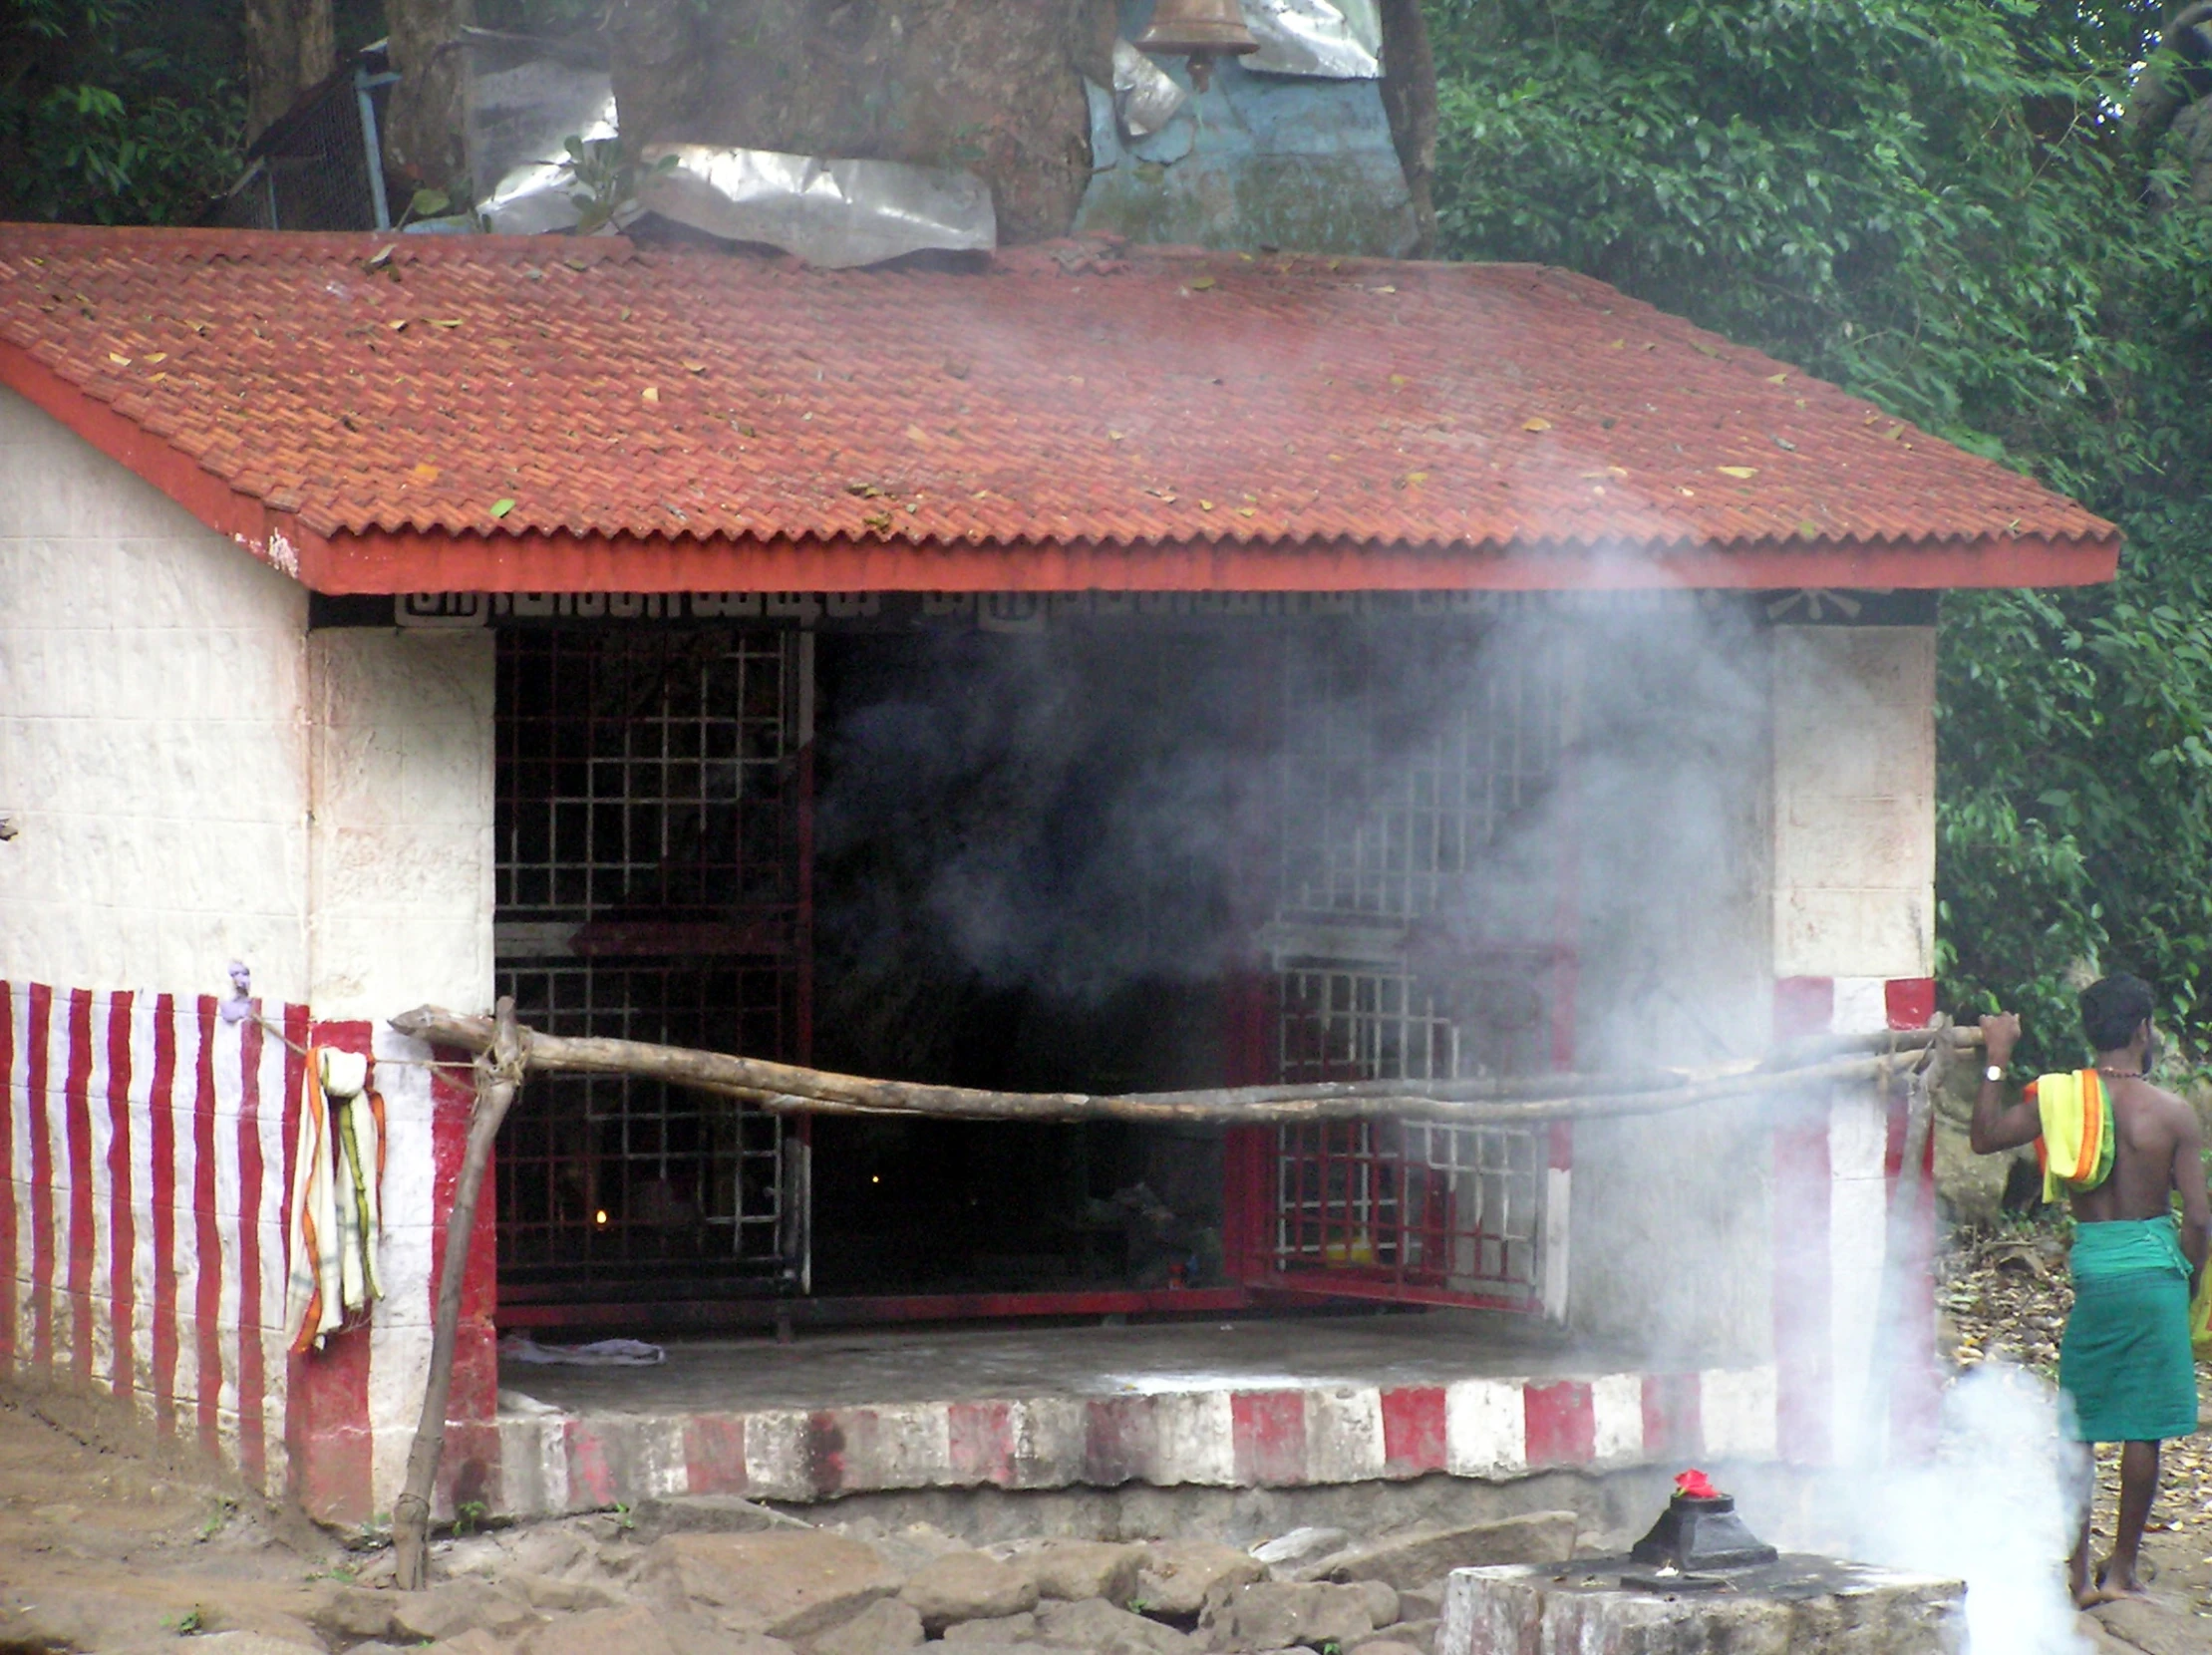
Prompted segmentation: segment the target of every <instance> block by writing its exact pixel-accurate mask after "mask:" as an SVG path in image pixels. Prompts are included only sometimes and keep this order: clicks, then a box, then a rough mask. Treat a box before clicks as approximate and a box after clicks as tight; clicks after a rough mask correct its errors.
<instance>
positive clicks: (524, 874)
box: [495, 629, 806, 1300]
mask: <svg viewBox="0 0 2212 1655" xmlns="http://www.w3.org/2000/svg"><path fill="white" fill-rule="evenodd" d="M803 654H804V652H803V648H802V641H801V640H799V639H796V638H792V637H790V636H788V635H780V634H775V633H745V632H731V631H673V630H672V631H662V630H657V629H656V630H644V629H639V630H636V631H618V630H603V631H587V630H573V631H558V630H546V631H512V632H502V633H501V635H500V639H499V682H498V757H497V784H496V786H497V816H496V825H497V826H496V831H497V838H498V849H497V856H496V866H497V881H498V885H497V904H498V905H497V910H496V926H495V934H496V952H497V970H498V981H499V990H500V992H501V993H505V994H512V995H513V996H514V999H515V1008H516V1011H517V1013H518V1014H519V1015H520V1017H521V1018H522V1020H523V1021H524V1022H526V1023H529V1024H531V1025H532V1026H535V1027H540V1028H544V1029H547V1030H549V1031H551V1032H553V1033H556V1034H568V1035H604V1036H612V1037H617V1038H624V1039H633V1040H648V1041H660V1042H666V1043H669V1044H673V1045H680V1046H695V1047H704V1048H710V1049H714V1050H721V1051H734V1052H744V1053H749V1054H752V1055H756V1056H762V1057H777V1058H787V1059H797V1058H803V1056H804V1053H803V1050H802V1045H803V1038H802V1029H801V1021H802V1017H803V1008H802V1000H803V994H804V954H803V940H804V939H803V926H802V914H803V891H802V888H801V882H800V881H801V872H802V857H801V835H802V832H803V823H802V812H803V809H804V797H803V796H804V780H805V779H804V775H803V772H802V769H801V764H800V749H801V746H802V738H803V732H802V730H801V728H800V719H801V709H802V703H803V701H804V700H805V697H804V695H803V694H802V686H801V683H800V679H801V677H802V674H803V671H804V668H805V665H806V663H805V661H804V659H803ZM799 1154H800V1152H799V1148H798V1145H797V1143H796V1141H795V1139H793V1138H792V1137H791V1136H790V1134H788V1133H787V1132H786V1130H785V1128H784V1126H783V1124H782V1123H781V1122H780V1121H778V1120H777V1119H776V1118H775V1117H773V1116H770V1115H768V1114H766V1113H764V1112H761V1111H757V1110H754V1109H752V1108H741V1107H740V1106H738V1105H736V1104H734V1103H727V1102H724V1101H721V1100H716V1099H710V1098H707V1097H705V1096H703V1095H702V1094H699V1093H696V1092H691V1091H687V1090H684V1089H680V1088H673V1087H668V1086H664V1085H661V1084H658V1083H655V1082H650V1081H644V1080H634V1079H630V1078H627V1077H620V1076H583V1075H562V1076H545V1077H541V1078H540V1079H538V1080H536V1081H533V1082H532V1083H531V1085H530V1086H529V1087H527V1088H526V1089H525V1090H524V1092H523V1094H522V1097H521V1099H520V1100H519V1101H518V1102H517V1105H516V1108H515V1111H514V1113H513V1114H512V1115H511V1116H510V1117H509V1118H508V1121H507V1123H506V1126H505V1127H504V1129H503V1131H502V1135H501V1142H500V1146H499V1174H498V1209H499V1216H498V1238H499V1272H500V1292H501V1295H502V1297H505V1298H508V1299H512V1300H529V1299H562V1298H576V1297H581V1296H586V1295H597V1294H600V1293H604V1292H606V1291H609V1290H612V1289H619V1290H620V1291H621V1292H622V1293H623V1294H624V1295H625V1296H626V1297H632V1298H637V1297H648V1298H650V1297H668V1296H674V1295H679V1294H681V1295H686V1296H697V1295H699V1294H702V1293H705V1294H708V1295H712V1294H715V1293H717V1292H722V1291H745V1290H748V1288H749V1287H750V1288H751V1289H754V1290H758V1289H761V1288H766V1287H770V1286H773V1285H778V1284H784V1283H790V1282H794V1281H795V1280H796V1279H797V1278H798V1277H799V1276H800V1274H801V1273H802V1270H803V1252H804V1246H803V1233H802V1212H801V1207H802V1204H803V1203H802V1191H803V1179H802V1178H800V1177H798V1176H796V1175H795V1168H796V1164H797V1161H798V1158H799Z"/></svg>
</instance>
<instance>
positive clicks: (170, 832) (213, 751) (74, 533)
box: [0, 390, 493, 1020]
mask: <svg viewBox="0 0 2212 1655" xmlns="http://www.w3.org/2000/svg"><path fill="white" fill-rule="evenodd" d="M492 649H493V644H492V638H491V635H490V634H489V633H488V632H480V633H453V632H400V631H396V630H392V631H386V630H364V631H332V632H317V633H313V634H310V633H309V632H308V631H307V593H306V591H305V589H304V588H303V587H301V586H300V585H299V584H298V583H297V582H295V581H293V580H290V579H288V578H286V577H285V576H284V575H281V574H279V573H277V572H276V571H275V570H273V569H271V568H270V567H268V565H266V564H265V563H262V562H261V561H259V560H258V559H257V558H254V557H252V556H250V555H249V554H248V553H247V552H246V551H245V550H244V549H243V548H241V547H239V546H237V545H235V544H233V543H232V542H231V541H229V540H228V539H226V538H225V537H224V536H222V535H220V534H218V533H216V532H215V531H214V530H212V529H210V528H208V527H207V526H206V525H204V524H203V523H201V522H200V521H199V520H198V519H197V518H195V517H193V516H192V515H191V514H190V513H189V512H187V511H185V510H184V508H183V507H182V506H179V505H177V504H176V503H175V502H174V501H172V500H170V499H169V498H168V497H167V496H164V495H162V494H161V493H159V491H158V490H156V489H155V488H154V487H153V486H152V485H150V484H147V483H145V482H142V481H141V480H140V479H139V478H137V477H135V476H134V475H132V474H131V473H130V472H129V471H128V470H126V469H125V468H124V467H123V466H121V465H120V464H118V463H117V462H115V461H113V460H111V459H109V458H108V457H107V456H106V455H104V454H101V453H100V452H99V451H98V450H97V449H95V448H93V447H92V446H91V445H90V444H89V443H86V442H85V441H83V440H82V439H81V438H79V437H77V436H75V435H74V434H73V433H71V432H69V431H68V430H67V429H65V428H64V427H63V426H62V425H61V424H60V423H59V422H57V421H55V420H53V419H52V418H50V417H49V416H47V415H46V414H44V413H42V412H41V411H40V410H39V409H37V408H35V407H34V406H32V405H31V404H30V403H28V402H26V401H25V400H24V399H22V398H21V397H19V396H17V395H15V394H14V393H13V392H9V391H4V390H0V814H4V815H6V816H7V817H8V818H9V819H10V820H11V821H12V822H13V823H14V824H15V826H16V828H17V834H16V836H15V837H14V838H13V839H11V840H8V841H6V842H0V914H4V915H5V923H4V924H0V977H5V978H13V979H17V980H28V981H38V982H47V983H53V984H56V985H58V986H61V987H65V988H70V987H74V988H96V989H115V988H150V989H158V990H163V991H167V992H171V993H179V994H181V993H201V992H204V993H216V994H227V993H228V992H229V986H230V985H229V982H228V980H227V978H226V977H225V975H224V967H225V965H226V964H227V962H228V961H229V960H231V959H232V958H238V959H243V960H244V961H246V963H247V964H248V965H250V966H251V967H252V968H253V986H254V991H255V992H256V993H258V994H260V995H261V996H263V997H264V998H265V999H269V1000H279V999H281V1000H292V1001H305V1002H306V1003H308V1004H309V1005H311V1006H312V1007H313V1008H314V1011H315V1014H316V1015H317V1016H318V1017H323V1018H375V1019H379V1020H381V1019H383V1018H385V1017H389V1016H391V1015H392V1014H393V1013H394V1012H397V1011H401V1010H404V1009H406V1008H407V1007H409V1006H413V1005H418V1004H420V1003H422V1002H423V1001H425V1000H438V1001H442V1002H444V1003H446V1004H449V1005H456V1006H467V1007H472V1008H478V1007H483V1006H486V1005H488V1004H489V1003H490V997H491V871H492V870H491V809H492V801H491V787H492V784H491V764H492V710H491V696H492V673H493V657H492Z"/></svg>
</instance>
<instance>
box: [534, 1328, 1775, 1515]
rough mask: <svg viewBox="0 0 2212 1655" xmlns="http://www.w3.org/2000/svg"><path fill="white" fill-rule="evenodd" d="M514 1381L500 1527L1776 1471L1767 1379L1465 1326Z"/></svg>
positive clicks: (1024, 1334)
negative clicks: (710, 1503) (735, 1508)
mask: <svg viewBox="0 0 2212 1655" xmlns="http://www.w3.org/2000/svg"><path fill="white" fill-rule="evenodd" d="M667 1350H668V1360H667V1362H666V1363H665V1364H664V1365H662V1366H660V1367H655V1368H629V1369H580V1368H549V1367H539V1366H534V1365H525V1364H521V1363H515V1362H504V1363H502V1365H501V1371H500V1386H501V1390H500V1409H499V1422H498V1429H499V1439H500V1488H499V1497H498V1501H497V1503H498V1506H499V1508H500V1509H502V1510H504V1511H506V1512H509V1513H511V1514H515V1515H530V1514H550V1513H556V1512H564V1511H577V1510H588V1509H592V1508H594V1507H603V1506H609V1505H613V1504H616V1503H635V1502H636V1501H637V1500H640V1499H643V1498H646V1497H649V1496H653V1495H667V1494H687V1493H688V1494H709V1493H725V1494H744V1495H749V1496H751V1497H755V1498H762V1499H778V1500H792V1501H811V1500H819V1499H828V1498H834V1497H836V1496H838V1495H841V1494H850V1493H861V1492H878V1491H889V1490H915V1489H944V1488H970V1487H985V1486H989V1487H995V1488H1001V1489H1066V1488H1075V1487H1086V1486H1087V1487H1095V1488H1114V1487H1119V1486H1120V1485H1123V1484H1127V1483H1147V1484H1151V1485H1153V1486H1155V1487H1160V1488H1170V1487H1175V1486H1179V1485H1199V1486H1210V1487H1226V1488H1292V1487H1300V1486H1307V1485H1318V1484H1344V1483H1361V1482H1368V1481H1374V1480H1403V1479H1412V1478H1418V1477H1424V1476H1427V1475H1429V1474H1431V1473H1437V1472H1443V1473H1449V1474H1450V1475H1453V1476H1457V1477H1468V1478H1482V1479H1491V1480H1504V1479H1510V1478H1514V1477H1518V1476H1522V1475H1525V1474H1527V1473H1530V1472H1536V1471H1543V1470H1549V1469H1556V1468H1573V1469H1590V1470H1612V1469H1619V1468H1626V1467H1631V1466H1638V1465H1650V1464H1666V1465H1670V1466H1673V1465H1677V1464H1688V1463H1695V1462H1697V1461H1699V1460H1701V1459H1712V1460H1724V1459H1725V1460H1734V1461H1745V1460H1750V1461H1757V1460H1769V1459H1772V1458H1773V1456H1774V1446H1775V1435H1776V1433H1775V1382H1774V1372H1773V1370H1772V1368H1770V1367H1743V1368H1713V1369H1705V1370H1694V1371H1667V1372H1652V1371H1645V1369H1643V1368H1641V1367H1639V1366H1638V1365H1637V1364H1635V1363H1634V1362H1632V1361H1629V1360H1627V1359H1626V1358H1623V1357H1621V1356H1619V1355H1618V1354H1614V1355H1612V1356H1610V1357H1608V1356H1605V1355H1597V1356H1593V1355H1591V1354H1590V1353H1587V1352H1576V1353H1568V1352H1564V1351H1560V1350H1558V1349H1555V1348H1551V1347H1550V1346H1548V1345H1547V1344H1545V1343H1543V1342H1542V1341H1540V1340H1538V1339H1534V1338H1528V1337H1525V1336H1523V1337H1515V1336H1514V1335H1513V1334H1512V1332H1510V1331H1507V1332H1504V1333H1501V1332H1500V1331H1499V1330H1498V1327H1497V1324H1496V1323H1495V1321H1493V1320H1490V1319H1486V1318H1476V1317H1461V1316H1456V1315H1451V1314H1441V1315H1432V1316H1393V1317H1376V1316H1358V1317H1347V1318H1343V1319H1336V1318H1330V1319H1299V1320H1292V1321H1267V1320H1252V1321H1241V1322H1235V1323H1230V1324H1225V1325H1224V1324H1207V1323H1200V1324H1195V1325H1193V1324H1189V1323H1181V1324H1172V1325H1152V1326H1137V1327H1084V1328H1054V1329H1034V1328H1014V1329H1008V1328H993V1329H985V1330H979V1331H956V1332H895V1333H862V1334H842V1335H829V1336H822V1337H817V1338H804V1339H801V1340H799V1341H798V1342H796V1343H794V1344H790V1345H779V1344H777V1343H775V1342H774V1341H772V1340H765V1339H763V1340H696V1341H685V1342H681V1343H675V1344H671V1345H669V1346H668V1347H667Z"/></svg>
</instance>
